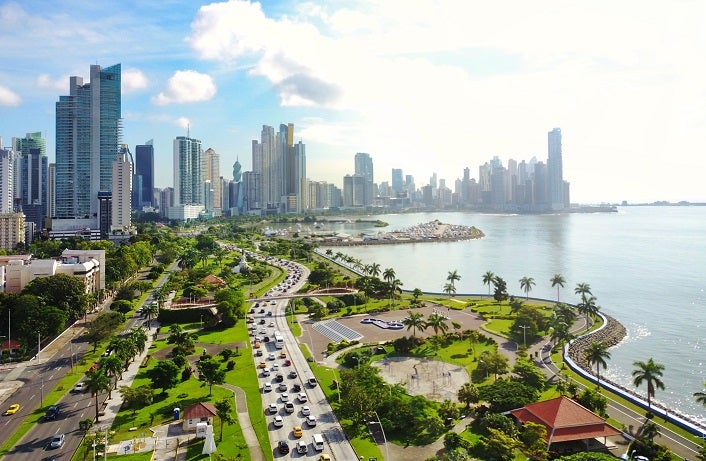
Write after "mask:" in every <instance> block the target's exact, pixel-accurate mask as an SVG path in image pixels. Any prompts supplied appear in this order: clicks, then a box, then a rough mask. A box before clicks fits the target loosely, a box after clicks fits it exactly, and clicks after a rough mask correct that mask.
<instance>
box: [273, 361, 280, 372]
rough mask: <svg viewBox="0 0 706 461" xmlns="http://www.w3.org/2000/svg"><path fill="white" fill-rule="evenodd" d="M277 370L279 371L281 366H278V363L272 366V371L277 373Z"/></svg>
mask: <svg viewBox="0 0 706 461" xmlns="http://www.w3.org/2000/svg"><path fill="white" fill-rule="evenodd" d="M277 370H279V365H277V364H276V363H273V364H272V371H277Z"/></svg>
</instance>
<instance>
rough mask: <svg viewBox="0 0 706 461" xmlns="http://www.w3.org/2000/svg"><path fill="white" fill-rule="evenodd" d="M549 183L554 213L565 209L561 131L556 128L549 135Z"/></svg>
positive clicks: (550, 203) (550, 204)
mask: <svg viewBox="0 0 706 461" xmlns="http://www.w3.org/2000/svg"><path fill="white" fill-rule="evenodd" d="M547 144H548V149H547V150H548V154H549V155H548V159H547V182H548V186H549V200H548V201H549V207H550V209H551V210H553V211H558V210H563V209H564V199H565V197H564V177H563V174H564V173H563V166H562V158H561V156H562V152H561V129H560V128H554V129H553V130H552V131H550V132H549V133H548V135H547Z"/></svg>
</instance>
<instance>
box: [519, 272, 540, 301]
mask: <svg viewBox="0 0 706 461" xmlns="http://www.w3.org/2000/svg"><path fill="white" fill-rule="evenodd" d="M535 285H536V283H535V282H534V279H533V278H532V277H522V278H521V279H520V289H521V290H522V291H524V292H525V299H529V292H530V291H532V287H534V286H535Z"/></svg>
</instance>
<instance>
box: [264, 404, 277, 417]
mask: <svg viewBox="0 0 706 461" xmlns="http://www.w3.org/2000/svg"><path fill="white" fill-rule="evenodd" d="M278 411H279V410H278V409H277V404H276V403H271V404H269V405H267V412H268V413H269V414H271V415H274V414H275V413H277V412H278Z"/></svg>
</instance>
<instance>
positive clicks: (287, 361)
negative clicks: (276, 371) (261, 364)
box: [284, 359, 292, 367]
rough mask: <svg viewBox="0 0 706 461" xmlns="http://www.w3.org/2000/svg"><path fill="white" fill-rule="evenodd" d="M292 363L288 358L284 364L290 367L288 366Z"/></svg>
mask: <svg viewBox="0 0 706 461" xmlns="http://www.w3.org/2000/svg"><path fill="white" fill-rule="evenodd" d="M291 364H292V361H291V360H289V359H287V360H285V361H284V366H285V367H288V366H289V365H291Z"/></svg>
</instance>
